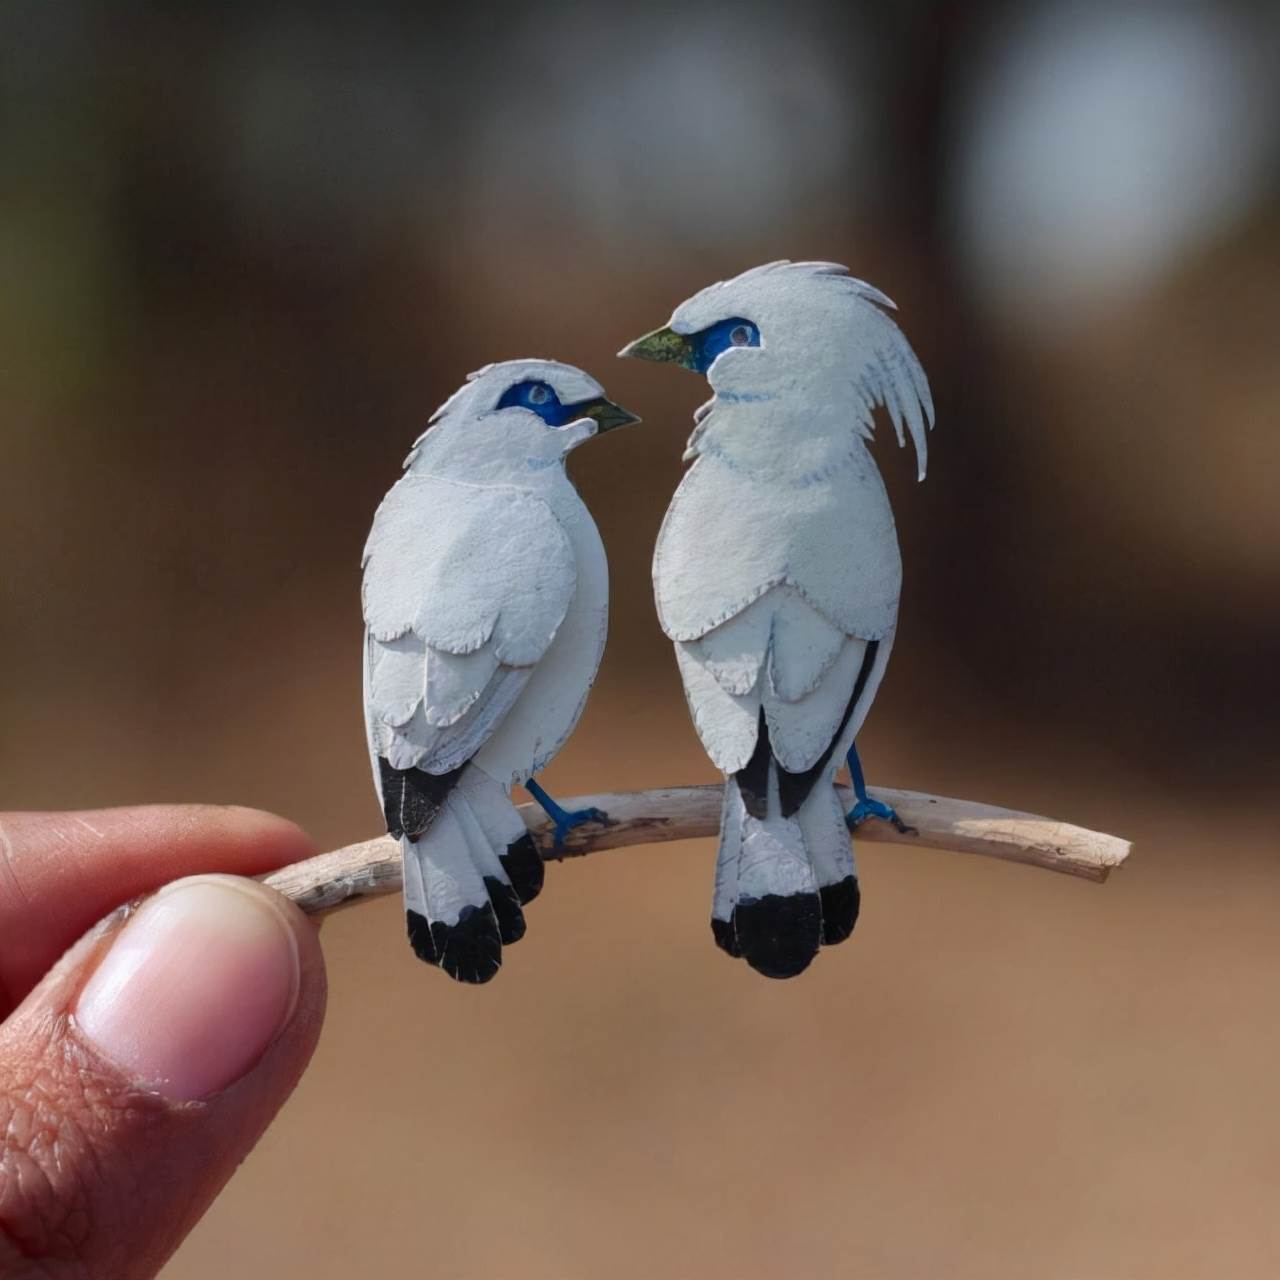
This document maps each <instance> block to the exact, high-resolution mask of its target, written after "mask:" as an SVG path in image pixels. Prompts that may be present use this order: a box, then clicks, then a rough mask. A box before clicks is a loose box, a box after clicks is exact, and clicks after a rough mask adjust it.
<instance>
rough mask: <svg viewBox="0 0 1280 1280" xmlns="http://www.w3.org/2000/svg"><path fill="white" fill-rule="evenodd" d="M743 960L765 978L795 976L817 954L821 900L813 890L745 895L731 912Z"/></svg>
mask: <svg viewBox="0 0 1280 1280" xmlns="http://www.w3.org/2000/svg"><path fill="white" fill-rule="evenodd" d="M733 921H734V929H735V933H736V935H737V941H738V946H739V947H740V948H741V951H742V956H743V958H744V959H745V960H746V962H747V963H748V964H749V965H750V966H751V967H752V968H753V969H754V970H755V971H756V972H757V973H760V974H763V975H764V976H765V977H766V978H794V977H795V976H796V974H798V973H803V972H804V971H805V970H806V969H807V968H808V967H809V963H810V961H812V959H813V957H814V956H815V955H817V953H818V945H819V943H820V942H821V940H822V900H821V898H819V896H818V895H817V894H816V893H789V894H778V893H768V894H765V896H764V897H763V898H754V899H749V898H744V899H742V900H741V901H739V903H738V905H737V907H736V908H735V909H734V913H733Z"/></svg>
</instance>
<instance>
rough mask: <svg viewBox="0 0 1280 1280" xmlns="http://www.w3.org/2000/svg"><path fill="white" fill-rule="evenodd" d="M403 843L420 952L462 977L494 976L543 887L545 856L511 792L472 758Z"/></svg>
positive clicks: (412, 937)
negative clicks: (526, 908) (425, 822)
mask: <svg viewBox="0 0 1280 1280" xmlns="http://www.w3.org/2000/svg"><path fill="white" fill-rule="evenodd" d="M400 848H401V852H402V853H403V855H404V905H405V913H406V917H407V920H408V926H409V942H410V944H411V945H412V947H413V950H414V952H415V953H416V954H417V956H418V957H419V959H421V960H425V961H426V962H427V963H428V964H435V965H439V966H440V968H442V969H443V970H444V971H445V972H446V973H447V974H449V976H450V977H452V978H456V979H457V980H458V981H459V982H488V981H489V979H490V978H492V977H493V975H494V974H495V973H497V972H498V969H499V968H500V967H501V965H502V947H503V944H504V943H510V942H517V941H519V939H520V938H521V937H523V936H524V929H525V923H524V912H523V910H522V907H523V905H524V904H525V903H527V902H531V901H532V900H533V899H534V898H536V897H537V896H538V893H539V891H540V890H541V888H542V875H543V866H542V858H541V857H540V856H539V854H538V850H537V847H536V846H535V844H534V843H533V837H532V836H530V834H529V832H528V829H527V828H526V827H525V825H524V822H523V820H522V819H521V817H520V814H519V813H518V812H517V811H516V807H515V806H514V805H513V804H512V803H511V798H510V796H509V795H508V794H507V792H506V791H505V790H504V789H503V788H502V787H501V786H499V785H498V783H496V782H495V781H494V780H493V779H492V778H491V777H489V775H488V774H486V773H484V772H483V771H482V770H481V769H479V768H477V767H476V766H475V765H469V766H468V767H467V768H466V769H465V770H464V771H463V773H462V775H461V776H460V777H459V779H458V782H457V784H456V785H455V786H454V787H453V789H452V790H451V791H450V792H449V793H448V795H447V797H445V799H444V801H443V803H442V804H441V806H440V811H439V813H438V814H437V815H436V817H435V819H434V820H433V821H432V823H431V825H430V826H429V827H428V828H427V829H426V830H425V831H424V832H423V833H422V834H421V835H420V836H419V837H418V839H417V840H416V841H414V840H410V839H409V838H408V836H404V837H402V839H401V841H400Z"/></svg>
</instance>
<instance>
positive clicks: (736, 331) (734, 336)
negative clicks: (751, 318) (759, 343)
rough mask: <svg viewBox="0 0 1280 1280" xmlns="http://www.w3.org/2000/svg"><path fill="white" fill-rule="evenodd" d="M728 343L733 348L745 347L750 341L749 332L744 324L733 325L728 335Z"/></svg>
mask: <svg viewBox="0 0 1280 1280" xmlns="http://www.w3.org/2000/svg"><path fill="white" fill-rule="evenodd" d="M729 341H730V342H732V343H733V345H734V346H735V347H745V346H746V345H747V343H749V342H750V341H751V331H750V330H749V329H748V328H747V326H746V325H745V324H739V325H735V326H734V327H733V329H732V331H731V332H730V334H729Z"/></svg>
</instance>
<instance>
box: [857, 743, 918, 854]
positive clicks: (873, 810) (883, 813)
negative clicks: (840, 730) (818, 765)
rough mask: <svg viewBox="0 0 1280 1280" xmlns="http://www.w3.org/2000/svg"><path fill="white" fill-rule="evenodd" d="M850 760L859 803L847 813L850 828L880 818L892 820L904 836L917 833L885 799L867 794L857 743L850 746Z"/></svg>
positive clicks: (885, 820)
mask: <svg viewBox="0 0 1280 1280" xmlns="http://www.w3.org/2000/svg"><path fill="white" fill-rule="evenodd" d="M848 760H849V777H850V778H851V779H852V780H853V794H854V795H855V796H857V798H858V802H857V804H855V805H854V806H853V808H852V809H850V810H849V812H848V813H847V814H845V818H844V820H845V822H847V823H848V824H849V829H850V830H853V829H854V828H855V827H858V826H860V825H861V824H862V823H864V822H865V821H866V820H867V819H868V818H880V819H881V820H882V821H884V822H892V823H893V825H894V826H895V827H896V828H897V829H898V830H899V831H900V832H901V833H902V834H903V835H904V836H905V835H915V834H916V829H915V827H909V826H907V824H906V823H905V822H903V820H902V819H901V818H900V817H898V815H897V813H896V812H894V810H893V809H891V808H890V807H889V806H888V805H887V804H885V803H884V801H883V800H873V799H872V798H871V797H870V796H869V795H867V780H866V778H864V777H863V776H862V761H861V760H859V759H858V747H857V744H856V743H855V744H854V745H853V746H851V747H850V748H849V756H848Z"/></svg>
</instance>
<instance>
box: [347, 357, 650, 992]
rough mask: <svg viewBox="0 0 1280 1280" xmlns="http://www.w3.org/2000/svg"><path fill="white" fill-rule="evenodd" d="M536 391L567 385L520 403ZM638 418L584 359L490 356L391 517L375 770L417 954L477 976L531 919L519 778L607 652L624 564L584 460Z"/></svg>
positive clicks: (535, 867) (381, 546) (531, 868)
mask: <svg viewBox="0 0 1280 1280" xmlns="http://www.w3.org/2000/svg"><path fill="white" fill-rule="evenodd" d="M530 387H533V388H546V392H545V393H541V392H538V391H535V392H534V393H533V394H534V395H535V396H540V395H542V394H546V395H549V396H550V397H551V399H543V398H538V399H536V400H535V401H534V403H533V404H525V403H523V402H520V403H515V402H512V403H508V402H507V399H506V398H507V397H508V395H509V394H510V393H511V392H512V391H513V390H518V389H520V388H530ZM522 394H524V393H522ZM560 409H563V410H564V412H563V413H559V412H558V410H560ZM572 410H581V413H580V414H578V416H576V417H575V416H574V414H573V413H571V412H570V411H572ZM558 419H560V420H558ZM634 420H635V419H633V418H632V417H631V416H630V415H628V414H625V413H624V412H623V411H621V410H618V409H617V407H616V406H614V405H611V404H610V403H609V402H608V401H606V400H605V399H604V398H603V395H602V393H601V391H600V387H599V385H598V384H597V383H595V382H594V381H593V380H592V379H590V378H588V377H587V375H585V374H583V373H582V372H581V371H580V370H577V369H573V368H571V367H570V366H567V365H559V364H555V363H553V362H550V361H510V362H507V363H505V364H502V365H494V366H489V367H488V368H487V369H483V370H481V371H480V372H479V373H478V374H474V375H472V378H471V380H470V381H469V382H468V384H467V385H466V386H465V387H464V388H463V389H462V390H461V391H459V392H458V393H457V394H456V395H455V396H454V397H453V398H452V399H451V400H450V401H448V402H447V403H446V404H445V405H444V406H443V407H442V409H441V410H440V411H439V412H438V413H437V414H436V416H435V418H433V420H432V422H433V426H432V429H431V430H430V431H429V432H428V433H427V434H426V435H424V436H423V437H422V438H421V439H420V440H419V441H418V442H417V444H416V445H415V447H414V450H413V452H412V453H411V454H410V455H409V458H408V460H407V462H406V472H405V475H404V476H402V477H401V479H400V480H399V481H398V482H397V483H396V484H395V485H394V486H393V488H392V489H391V491H390V492H389V493H388V494H387V496H386V498H385V499H384V500H383V502H382V505H381V506H380V507H379V508H378V512H377V514H376V515H375V517H374V522H373V528H372V530H371V531H370V534H369V541H368V544H367V546H366V549H365V558H364V565H365V579H364V616H365V625H366V631H365V680H364V688H365V712H366V725H367V729H368V740H369V751H370V757H371V760H372V763H373V770H374V779H375V783H376V785H377V787H378V793H379V796H380V798H381V800H382V803H383V810H384V814H385V816H386V819H387V827H388V830H389V831H390V832H391V833H392V834H393V835H395V836H397V837H398V838H399V839H400V840H401V845H402V851H403V854H404V862H405V902H406V909H407V912H408V921H409V935H410V940H411V942H412V943H413V946H414V949H415V951H417V953H418V954H419V956H421V957H422V958H423V959H424V960H427V961H428V962H430V963H436V964H439V965H440V966H441V967H442V968H444V969H445V970H446V971H447V972H449V973H450V974H451V975H452V976H454V977H456V978H459V979H461V980H464V981H472V982H482V981H485V980H486V979H488V978H490V977H492V976H493V974H494V973H495V972H496V971H497V968H498V965H499V964H500V962H501V951H502V944H503V943H509V942H514V941H516V940H517V939H518V938H519V937H520V936H521V935H522V934H523V932H524V918H523V913H522V911H521V907H522V905H523V904H525V903H527V902H528V901H530V900H531V899H532V898H533V897H534V896H535V895H536V894H537V892H538V891H539V889H540V888H541V883H542V863H541V859H540V858H539V856H538V853H537V850H536V848H535V847H534V845H533V842H532V840H531V838H530V837H529V835H528V832H527V830H526V828H525V825H524V822H523V821H522V819H521V818H520V816H519V814H518V812H517V811H516V809H515V806H514V805H513V804H512V802H511V799H510V791H511V788H512V787H513V786H514V785H516V784H517V783H526V782H528V780H529V779H530V778H531V777H532V775H533V774H534V773H536V772H537V771H539V770H540V769H542V768H543V767H544V766H545V765H546V764H547V763H548V762H549V761H550V760H551V759H552V757H554V756H555V754H556V753H557V752H558V751H559V749H560V748H561V747H562V746H563V745H564V743H565V741H566V740H567V738H568V737H569V735H570V734H571V733H572V732H573V729H574V727H575V726H576V724H577V722H578V719H579V717H580V716H581V714H582V710H583V707H584V705H585V703H586V698H587V694H588V692H589V691H590V688H591V684H592V681H593V680H594V677H595V673H596V670H597V668H598V667H599V663H600V658H601V655H602V653H603V651H604V643H605V635H606V630H607V615H608V589H609V588H608V567H607V563H606V560H605V555H604V548H603V546H602V544H601V542H600V536H599V534H598V532H597V531H596V527H595V524H594V522H593V521H592V519H591V516H590V514H589V512H588V511H587V509H586V507H585V505H584V504H583V502H582V500H581V499H580V498H579V497H578V494H577V491H576V490H575V489H574V488H573V485H572V484H571V483H570V481H569V479H568V477H567V475H566V474H565V470H564V465H563V464H564V457H565V455H566V454H567V452H568V451H569V449H571V448H573V447H574V446H575V445H576V444H578V443H581V441H583V440H585V439H587V438H589V437H590V436H592V435H595V434H597V432H598V431H599V430H605V429H608V426H618V425H623V424H624V423H625V422H629V421H634ZM606 424H607V425H606Z"/></svg>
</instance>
